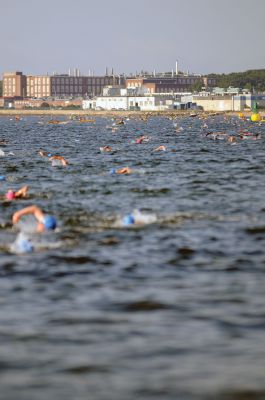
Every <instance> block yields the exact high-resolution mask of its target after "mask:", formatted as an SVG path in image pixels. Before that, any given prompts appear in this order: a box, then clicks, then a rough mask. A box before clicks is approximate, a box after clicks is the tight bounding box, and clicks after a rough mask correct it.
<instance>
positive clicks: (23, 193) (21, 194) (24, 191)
mask: <svg viewBox="0 0 265 400" xmlns="http://www.w3.org/2000/svg"><path fill="white" fill-rule="evenodd" d="M27 191H28V186H23V187H22V188H20V189H19V190H18V191H17V192H16V193H15V196H16V197H25V196H26V194H27Z"/></svg>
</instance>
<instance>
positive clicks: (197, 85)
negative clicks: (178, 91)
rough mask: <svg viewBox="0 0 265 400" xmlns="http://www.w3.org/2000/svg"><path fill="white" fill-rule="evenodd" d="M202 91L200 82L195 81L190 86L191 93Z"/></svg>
mask: <svg viewBox="0 0 265 400" xmlns="http://www.w3.org/2000/svg"><path fill="white" fill-rule="evenodd" d="M201 90H202V82H201V81H199V80H198V81H196V82H195V83H194V84H193V85H192V86H191V91H192V92H200V91H201Z"/></svg>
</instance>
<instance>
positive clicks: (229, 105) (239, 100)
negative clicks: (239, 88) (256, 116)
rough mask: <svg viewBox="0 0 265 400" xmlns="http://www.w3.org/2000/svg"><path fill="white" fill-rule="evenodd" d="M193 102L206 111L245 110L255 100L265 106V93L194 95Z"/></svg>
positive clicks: (252, 104) (251, 105)
mask: <svg viewBox="0 0 265 400" xmlns="http://www.w3.org/2000/svg"><path fill="white" fill-rule="evenodd" d="M193 102H194V103H196V104H197V105H198V106H201V107H202V108H203V110H204V111H244V110H245V109H251V108H252V107H253V106H254V102H256V103H257V104H258V106H259V105H260V106H261V107H265V95H262V94H259V95H258V94H256V95H252V94H246V95H236V96H235V95H229V94H225V95H223V96H222V95H218V96H215V95H208V96H205V95H203V96H193Z"/></svg>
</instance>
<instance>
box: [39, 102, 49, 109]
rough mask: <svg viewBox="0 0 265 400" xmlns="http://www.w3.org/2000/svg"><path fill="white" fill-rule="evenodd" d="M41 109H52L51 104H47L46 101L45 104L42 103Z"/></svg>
mask: <svg viewBox="0 0 265 400" xmlns="http://www.w3.org/2000/svg"><path fill="white" fill-rule="evenodd" d="M40 107H41V108H50V104H49V103H46V101H44V102H43V103H41V105H40Z"/></svg>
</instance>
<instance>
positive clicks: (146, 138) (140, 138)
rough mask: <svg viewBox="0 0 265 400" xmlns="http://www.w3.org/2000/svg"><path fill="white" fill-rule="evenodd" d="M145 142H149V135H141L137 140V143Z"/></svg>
mask: <svg viewBox="0 0 265 400" xmlns="http://www.w3.org/2000/svg"><path fill="white" fill-rule="evenodd" d="M144 142H149V138H148V137H147V136H141V137H139V138H138V139H136V140H135V143H136V144H141V143H144Z"/></svg>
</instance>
